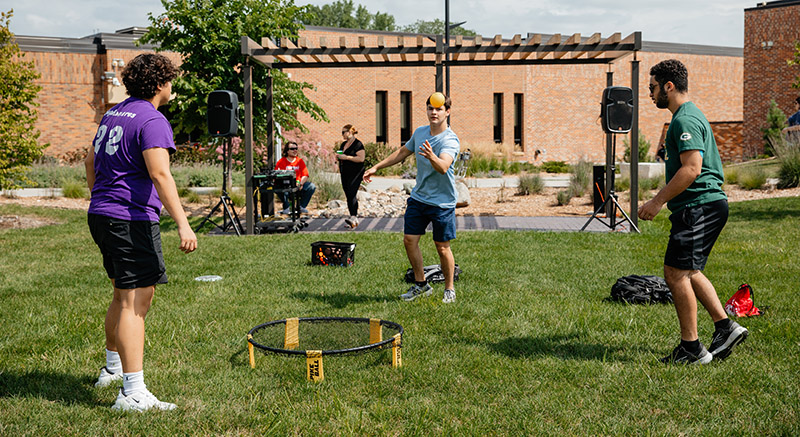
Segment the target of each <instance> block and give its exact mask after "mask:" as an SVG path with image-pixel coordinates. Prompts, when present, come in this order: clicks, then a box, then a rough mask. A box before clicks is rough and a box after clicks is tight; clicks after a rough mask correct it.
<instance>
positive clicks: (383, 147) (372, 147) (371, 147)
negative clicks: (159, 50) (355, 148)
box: [364, 143, 417, 176]
mask: <svg viewBox="0 0 800 437" xmlns="http://www.w3.org/2000/svg"><path fill="white" fill-rule="evenodd" d="M400 147H403V146H400ZM395 150H397V149H396V148H394V147H392V146H390V145H388V144H384V143H365V144H364V153H365V154H364V156H365V161H364V167H365V168H370V167H372V166H373V165H375V164H377V163H379V162H381V161H383V160H384V159H385V158H386V157H387V156H389V155H391V154H392V152H394V151H395ZM416 166H417V161H416V158H415V157H414V156H413V155H412V156H409V157H408V158H406V159H405V161H403V162H401V163H400V164H395V165H393V166H391V167H388V168H382V169H380V170H378V173H377V174H376V176H399V175H402V174H403V173H406V172H408V171H409V170H410V169H412V168H414V169H415V168H416ZM415 171H416V170H415ZM415 175H416V173H415Z"/></svg>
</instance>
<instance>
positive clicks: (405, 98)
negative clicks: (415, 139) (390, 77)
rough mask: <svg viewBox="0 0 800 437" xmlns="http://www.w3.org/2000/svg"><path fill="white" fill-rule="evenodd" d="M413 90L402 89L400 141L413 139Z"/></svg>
mask: <svg viewBox="0 0 800 437" xmlns="http://www.w3.org/2000/svg"><path fill="white" fill-rule="evenodd" d="M411 126H412V124H411V91H400V143H401V144H405V143H406V141H408V140H409V139H411V134H412V133H413V132H412V130H411Z"/></svg>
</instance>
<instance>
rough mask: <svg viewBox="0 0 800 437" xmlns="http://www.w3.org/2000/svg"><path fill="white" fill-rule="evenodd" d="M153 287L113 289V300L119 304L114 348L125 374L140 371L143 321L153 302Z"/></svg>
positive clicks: (142, 354) (142, 353)
mask: <svg viewBox="0 0 800 437" xmlns="http://www.w3.org/2000/svg"><path fill="white" fill-rule="evenodd" d="M154 293H155V286H150V287H143V288H134V289H130V290H121V289H119V288H115V289H114V299H115V300H118V301H119V302H120V315H119V320H118V322H117V330H116V335H115V337H116V346H117V348H118V350H119V356H120V359H121V360H122V370H123V372H125V373H131V372H138V371H140V370H142V364H143V360H144V358H143V357H144V319H145V316H147V311H148V310H149V309H150V304H151V303H152V301H153V294H154Z"/></svg>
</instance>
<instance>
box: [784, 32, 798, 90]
mask: <svg viewBox="0 0 800 437" xmlns="http://www.w3.org/2000/svg"><path fill="white" fill-rule="evenodd" d="M786 63H787V64H789V65H800V41H795V43H794V55H793V56H792V59H788V60H787V61H786ZM792 88H794V89H798V88H800V76H797V77H795V78H794V83H792Z"/></svg>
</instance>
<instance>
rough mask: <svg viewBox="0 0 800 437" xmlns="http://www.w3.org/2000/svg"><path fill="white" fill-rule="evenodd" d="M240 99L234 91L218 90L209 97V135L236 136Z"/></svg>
mask: <svg viewBox="0 0 800 437" xmlns="http://www.w3.org/2000/svg"><path fill="white" fill-rule="evenodd" d="M238 111H239V98H238V97H236V93H234V92H233V91H226V90H217V91H212V92H211V94H209V95H208V133H209V134H211V136H213V137H226V136H228V135H236V132H237V130H238V127H239V122H238V120H237V117H236V114H237V112H238Z"/></svg>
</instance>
